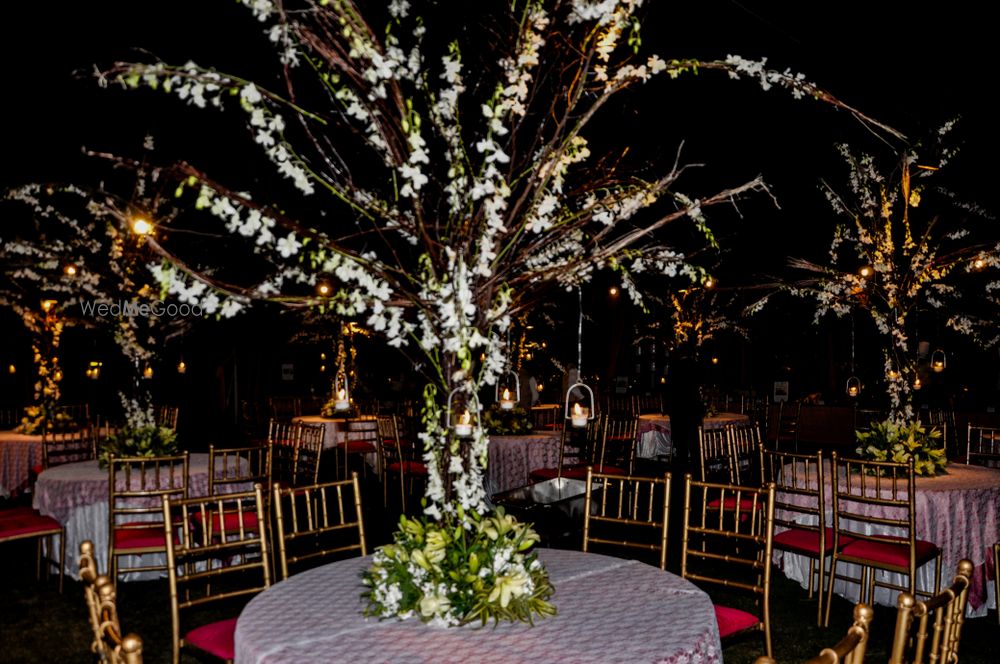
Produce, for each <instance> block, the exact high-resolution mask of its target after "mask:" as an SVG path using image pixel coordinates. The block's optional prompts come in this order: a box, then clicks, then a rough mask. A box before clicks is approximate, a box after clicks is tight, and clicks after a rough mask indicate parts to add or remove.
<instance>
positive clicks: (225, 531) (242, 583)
mask: <svg viewBox="0 0 1000 664" xmlns="http://www.w3.org/2000/svg"><path fill="white" fill-rule="evenodd" d="M263 504H264V499H263V496H262V494H261V487H260V484H255V485H254V487H253V490H252V491H246V492H240V493H228V494H225V495H221V496H205V497H199V498H181V499H172V498H170V497H169V496H164V497H163V503H162V506H161V509H162V521H163V525H162V526H161V537H163V538H164V539H165V540H166V542H167V578H168V584H169V587H170V617H171V625H172V639H171V641H172V643H173V659H172V660H171V661H172V662H173V664H178V662H179V661H180V651H181V649H182V648H183V647H185V646H191V647H194V648H196V649H198V650H200V651H203V652H206V653H208V654H210V655H213V656H215V657H218V658H219V659H222V660H225V661H232V660H233V658H234V657H235V653H234V633H235V630H236V617H235V616H234V617H232V618H228V619H224V620H217V621H215V622H211V623H208V624H204V625H201V626H199V627H196V628H194V629H191V630H188V631H183V630H182V628H181V625H182V617H184V616H187V615H188V612H189V609H194V608H196V607H203V606H206V605H211V604H217V603H226V604H227V606H228V603H229V602H231V601H232V600H234V599H236V598H247V597H249V596H251V595H255V594H257V593H259V592H260V591H262V590H264V589H266V588H268V587H270V585H271V571H270V561H269V559H268V544H267V536H266V532H265V531H266V529H265V528H247V527H246V526H245V525H244V524H246V523H247V522H248V521H250V519H248V518H247V517H246V515H248V514H249V513H253V514H255V515H256V517H255V520H256V522H257V523H262V522H263V521H264V511H263ZM218 514H222V515H225V516H223V517H222V518H214V515H218ZM229 514H233V515H235V516H234V517H232V518H230V517H229V516H228V515H229ZM230 523H231V524H235V525H236V527H235V528H229V527H228V526H227V524H230ZM182 634H183V635H182Z"/></svg>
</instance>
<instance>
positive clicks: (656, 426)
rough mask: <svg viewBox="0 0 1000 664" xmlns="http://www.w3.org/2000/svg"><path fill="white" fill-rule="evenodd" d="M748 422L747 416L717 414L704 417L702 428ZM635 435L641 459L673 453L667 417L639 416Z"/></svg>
mask: <svg viewBox="0 0 1000 664" xmlns="http://www.w3.org/2000/svg"><path fill="white" fill-rule="evenodd" d="M749 421H750V418H749V416H747V415H743V414H742V413H718V414H717V415H712V416H711V417H706V418H705V419H704V421H703V422H702V426H703V427H704V428H705V429H721V428H723V427H725V426H728V425H730V424H742V423H744V422H749ZM636 435H638V436H639V447H638V449H637V450H636V455H637V456H639V457H642V458H643V459H652V458H654V457H657V456H669V455H670V454H671V453H672V452H673V448H674V446H673V443H672V442H671V440H670V416H669V415H656V414H649V415H640V416H639V425H638V427H637V428H636Z"/></svg>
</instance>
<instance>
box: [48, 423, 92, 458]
mask: <svg viewBox="0 0 1000 664" xmlns="http://www.w3.org/2000/svg"><path fill="white" fill-rule="evenodd" d="M96 458H97V447H96V443H95V440H94V435H93V431H91V429H90V427H89V426H84V427H82V428H81V429H78V430H77V431H58V432H53V431H46V432H45V433H43V434H42V465H43V466H44V467H45V468H51V467H52V466H61V465H62V464H64V463H74V462H77V461H91V460H93V459H96Z"/></svg>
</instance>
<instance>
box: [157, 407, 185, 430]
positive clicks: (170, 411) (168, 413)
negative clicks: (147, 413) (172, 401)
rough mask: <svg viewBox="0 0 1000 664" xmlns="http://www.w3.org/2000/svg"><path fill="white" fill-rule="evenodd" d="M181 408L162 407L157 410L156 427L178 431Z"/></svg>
mask: <svg viewBox="0 0 1000 664" xmlns="http://www.w3.org/2000/svg"><path fill="white" fill-rule="evenodd" d="M178 414H180V408H178V407H177V406H160V407H159V408H157V409H156V426H160V427H166V428H167V429H171V430H173V431H177V416H178Z"/></svg>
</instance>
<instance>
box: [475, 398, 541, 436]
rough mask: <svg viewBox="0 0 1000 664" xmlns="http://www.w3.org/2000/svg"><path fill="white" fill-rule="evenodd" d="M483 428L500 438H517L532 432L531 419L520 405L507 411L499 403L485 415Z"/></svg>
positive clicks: (487, 410)
mask: <svg viewBox="0 0 1000 664" xmlns="http://www.w3.org/2000/svg"><path fill="white" fill-rule="evenodd" d="M483 426H485V427H486V431H487V432H489V433H492V434H496V435H498V436H516V435H518V434H522V433H531V430H532V426H531V417H530V416H529V415H528V411H527V410H526V409H525V408H524V407H523V406H521V405H520V404H515V405H514V407H513V408H510V409H506V410H505V409H503V408H501V407H500V404H498V403H495V404H493V405H492V406H490V407H489V408H487V409H486V412H484V413H483Z"/></svg>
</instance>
